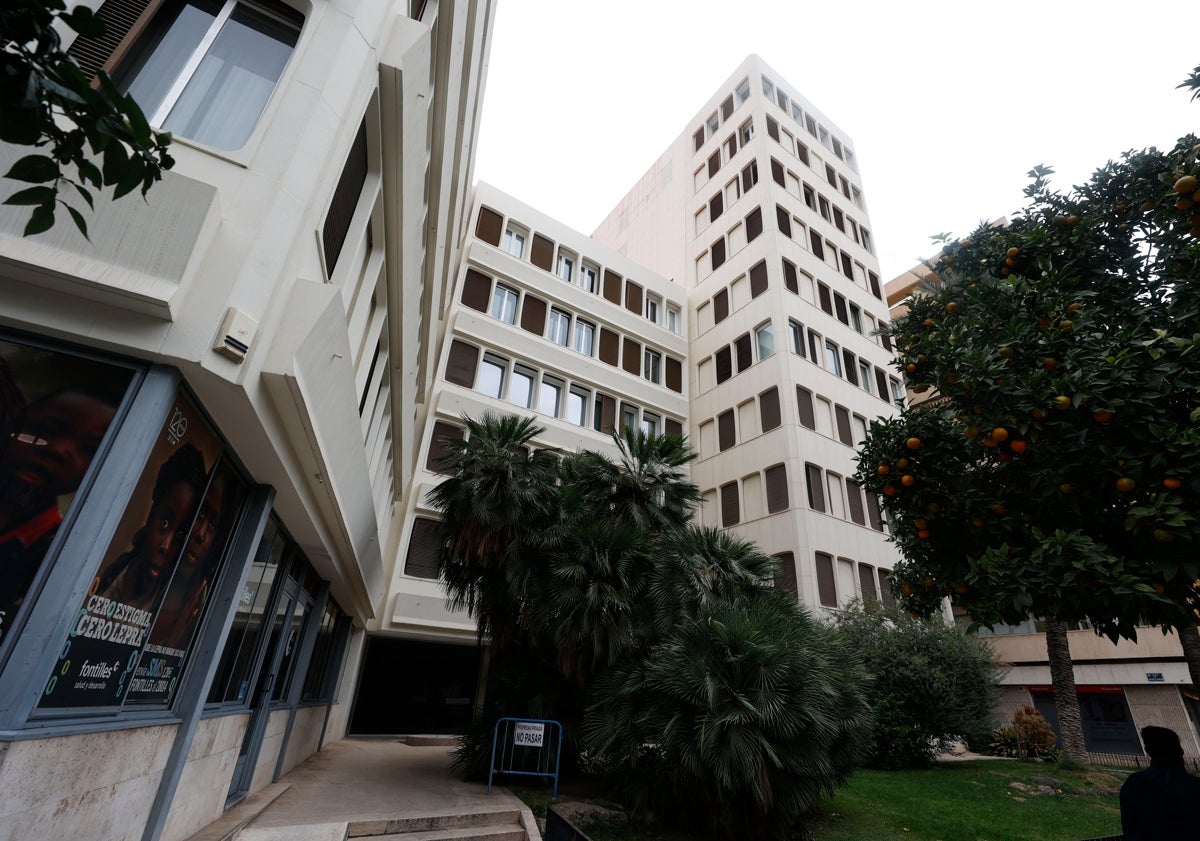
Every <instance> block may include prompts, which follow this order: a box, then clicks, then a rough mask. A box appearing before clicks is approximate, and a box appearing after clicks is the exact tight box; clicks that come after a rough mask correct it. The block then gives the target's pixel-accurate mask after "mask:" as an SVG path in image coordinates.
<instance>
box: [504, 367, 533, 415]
mask: <svg viewBox="0 0 1200 841" xmlns="http://www.w3.org/2000/svg"><path fill="white" fill-rule="evenodd" d="M532 397H533V372H532V371H526V370H524V369H522V368H517V369H515V370H514V371H513V376H512V385H511V386H509V389H508V399H509V401H510V402H512V403H513V404H515V405H517V406H521V407H523V408H526V409H528V408H529V401H530V398H532Z"/></svg>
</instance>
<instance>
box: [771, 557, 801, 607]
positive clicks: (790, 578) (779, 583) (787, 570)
mask: <svg viewBox="0 0 1200 841" xmlns="http://www.w3.org/2000/svg"><path fill="white" fill-rule="evenodd" d="M775 557H776V558H777V559H778V560H779V566H778V567H777V568H776V570H775V587H776V588H777V589H780V590H783V592H785V593H787V594H788V595H790V596H792V598H799V596H800V591H799V590H798V589H797V587H796V556H795V555H793V554H792V553H791V552H780V553H779V554H778V555H776V556H775Z"/></svg>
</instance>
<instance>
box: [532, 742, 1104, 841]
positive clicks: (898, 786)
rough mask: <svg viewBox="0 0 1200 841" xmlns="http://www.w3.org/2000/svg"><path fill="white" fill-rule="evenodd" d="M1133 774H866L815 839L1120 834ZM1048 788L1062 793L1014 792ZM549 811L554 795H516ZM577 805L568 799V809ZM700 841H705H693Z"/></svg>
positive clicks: (954, 840) (657, 838)
mask: <svg viewBox="0 0 1200 841" xmlns="http://www.w3.org/2000/svg"><path fill="white" fill-rule="evenodd" d="M1124 778H1125V772H1120V771H1109V770H1106V769H1090V770H1089V769H1084V770H1079V771H1068V770H1064V769H1060V768H1057V767H1055V766H1053V765H1043V764H1040V763H1026V762H1015V761H1001V760H971V761H967V762H947V763H944V764H941V765H938V766H937V767H935V768H932V769H929V770H925V771H870V770H863V771H858V772H856V773H855V774H854V776H853V777H852V778H851V780H850V782H849V784H848V785H846V786H845V787H843V788H841V789H839V790H838V792H837V794H836V795H835V796H834V797H833V798H832V799H831V800H829V801H828V802H827V803H826V806H825V808H824V809H823V810H822V812H821V813H820V814H819V815H817V816H816V817H815V818H814V820H813V821H812V823H811V824H810V829H811V830H812V837H813V839H814V841H867V839H869V841H899V839H903V840H904V841H1081V839H1085V838H1096V837H1100V836H1105V835H1116V834H1117V833H1119V832H1120V831H1121V816H1120V809H1119V807H1118V804H1117V790H1118V789H1119V788H1120V786H1121V783H1122V782H1123V781H1124ZM1013 782H1017V783H1021V784H1024V785H1027V786H1032V787H1033V788H1034V789H1035V790H1036V789H1037V787H1038V786H1050V787H1051V788H1052V789H1054V791H1055V793H1054V794H1036V793H1025V792H1022V791H1019V790H1017V789H1015V788H1013V787H1011V786H1010V785H1009V784H1010V783H1013ZM513 791H514V793H516V794H517V795H518V796H520V797H521V798H522V799H523V800H525V801H526V802H527V803H529V804H530V805H531V806H532V807H533V808H535V809H537V808H538V807H539V806H540V807H541V809H542V810H543V812H544V809H545V805H546V804H547V803H548V802H549V798H548V797H546V796H544V795H543V796H540V797H539V796H538V793H537V792H535V791H533V790H530V789H518V788H514V789H513ZM571 799H583V800H593V798H591V797H586V796H584V797H576V796H574V795H573V793H572V792H571V791H569V790H568V791H565V792H564V793H563V796H561V797H560V798H559V800H560V801H566V800H571ZM585 831H587V832H588V833H589V834H591V835H592V837H593V838H594V839H595V841H684V836H676V835H670V834H666V833H661V832H654V831H644V830H640V829H637V828H635V827H632V826H624V825H620V826H607V827H588V828H585ZM694 841H701V839H695V840H694Z"/></svg>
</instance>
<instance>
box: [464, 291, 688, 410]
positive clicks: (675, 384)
mask: <svg viewBox="0 0 1200 841" xmlns="http://www.w3.org/2000/svg"><path fill="white" fill-rule="evenodd" d="M460 300H461V301H462V304H463V306H466V307H470V308H471V309H474V310H478V311H479V312H486V313H488V314H489V315H491V316H492V317H493V318H496V319H498V320H500V321H503V322H504V323H506V324H512V325H516V324H518V320H519V323H520V327H521V329H523V330H525V331H527V332H530V333H534V334H536V335H539V336H544V337H545V338H547V339H549V340H550V341H552V342H554V343H555V344H557V345H560V346H562V347H569V348H572V349H574V350H575V351H576V352H577V353H580V354H583V355H584V356H597V355H598V356H599V359H600V361H601V362H606V363H607V364H609V365H612V366H613V367H617V366H618V365H619V366H620V367H622V368H624V369H625V370H626V371H628V372H629V373H631V374H634V375H635V376H641V377H644V378H645V379H647V380H649V381H650V382H652V383H655V384H656V385H666V386H667V388H670V389H671V390H672V391H676V392H680V393H682V392H683V362H682V361H681V360H679V359H676V358H674V357H673V356H668V355H666V354H664V353H663V352H662V351H660V350H656V349H654V348H652V347H650V346H648V345H646V346H643V345H642V344H641V343H640V342H638V341H635V340H634V339H631V338H629V337H628V336H624V337H623V336H621V334H619V333H617V332H616V331H615V330H612V329H610V328H608V327H606V326H603V325H600V326H597V325H596V323H595V322H592V321H589V320H587V319H585V318H581V317H580V316H578V315H576V314H574V313H572V312H569V311H568V310H566V309H563V308H562V307H556V306H552V305H550V304H548V303H547V302H546V301H545V300H543V299H542V298H539V297H537V296H536V295H534V294H532V293H530V292H525V293H522V292H521V291H519V290H518V289H516V288H515V287H512V286H509V285H507V284H505V283H502V282H501V281H498V280H497V281H494V282H493V280H492V278H491V277H489V276H488V275H485V274H483V273H482V272H480V271H477V270H476V269H467V273H466V277H465V278H464V280H463V291H462V295H461V298H460ZM622 349H623V351H624V353H623V359H621V358H619V357H621V356H622V354H621V350H622Z"/></svg>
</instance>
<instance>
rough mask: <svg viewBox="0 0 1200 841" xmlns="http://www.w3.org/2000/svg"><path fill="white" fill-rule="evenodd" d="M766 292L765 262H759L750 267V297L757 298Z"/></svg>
mask: <svg viewBox="0 0 1200 841" xmlns="http://www.w3.org/2000/svg"><path fill="white" fill-rule="evenodd" d="M766 291H767V262H766V261H765V260H759V261H758V262H757V263H755V264H754V265H753V266H751V267H750V297H751V298H757V297H758V296H759V295H761V294H762V293H764V292H766Z"/></svg>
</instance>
